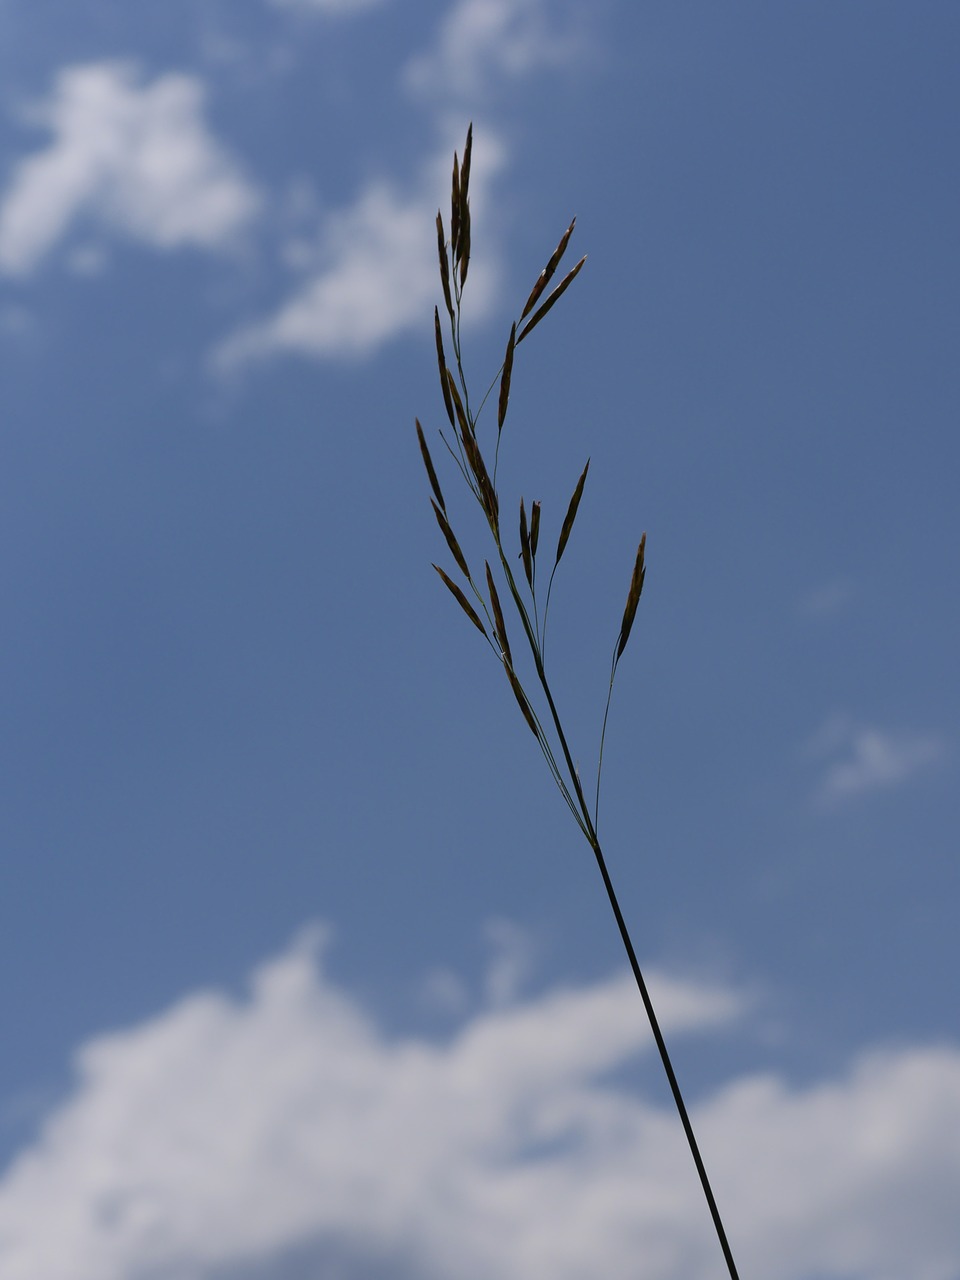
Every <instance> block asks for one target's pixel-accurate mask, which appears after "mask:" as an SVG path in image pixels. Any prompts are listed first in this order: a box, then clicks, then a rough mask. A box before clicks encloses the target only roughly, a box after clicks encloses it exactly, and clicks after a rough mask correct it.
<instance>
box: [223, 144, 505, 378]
mask: <svg viewBox="0 0 960 1280" xmlns="http://www.w3.org/2000/svg"><path fill="white" fill-rule="evenodd" d="M454 145H457V146H459V147H462V145H463V140H462V139H461V140H460V141H459V142H458V143H457V144H451V145H450V147H449V149H448V148H447V146H446V145H444V147H443V149H442V151H440V150H438V153H437V155H436V156H435V157H433V158H432V159H431V161H430V162H429V163H428V164H427V165H425V166H424V167H423V170H422V172H421V175H420V180H419V182H417V183H416V184H415V185H414V186H413V187H412V188H411V189H410V190H408V191H404V190H401V189H400V188H398V187H397V186H395V185H392V184H390V183H387V182H383V181H378V182H374V183H372V184H371V185H370V186H369V187H368V188H367V189H366V191H364V192H363V194H362V195H361V196H360V197H359V198H358V200H357V201H356V202H355V203H354V204H353V205H352V206H351V207H349V208H347V209H345V210H342V211H339V212H337V213H334V214H332V215H330V216H328V217H327V218H326V219H324V220H323V222H322V225H321V228H320V231H319V235H318V241H317V246H316V250H315V253H314V259H315V265H313V266H312V267H311V268H310V269H309V270H308V271H307V273H306V276H307V278H306V279H305V281H304V282H303V283H302V284H301V285H300V286H299V287H298V289H297V290H296V291H295V293H294V294H293V296H292V297H291V298H290V299H288V300H287V301H286V302H283V303H282V304H281V305H280V307H279V308H278V309H277V310H276V311H275V312H274V313H273V314H272V315H270V316H268V317H267V318H266V319H263V320H258V321H255V322H253V323H252V324H249V325H247V326H244V327H242V328H240V329H239V330H238V331H237V332H236V333H234V334H232V335H230V336H229V337H227V338H226V340H225V341H224V342H222V343H221V344H220V346H219V347H218V348H217V350H216V351H215V352H214V355H213V365H214V367H215V368H216V369H218V370H219V371H220V372H229V371H231V370H233V369H235V368H237V367H238V366H240V365H243V364H246V363H249V362H252V361H256V360H262V359H265V358H269V357H271V356H275V355H278V354H280V353H283V352H287V353H293V354H299V355H304V356H348V357H357V356H362V355H366V354H368V353H370V352H371V351H374V350H376V349H377V348H379V347H380V346H381V345H382V344H383V343H384V342H386V341H388V340H389V339H391V338H394V337H396V336H398V335H399V334H401V333H405V332H409V331H422V330H423V326H424V324H425V323H429V316H430V313H431V310H432V308H433V306H434V303H435V302H436V301H437V299H438V298H439V276H438V270H437V236H436V230H435V219H436V215H437V202H438V193H439V192H443V191H444V190H445V189H446V187H447V186H448V184H449V181H450V176H449V168H450V161H451V157H452V154H453V150H454ZM501 156H502V148H501V147H500V144H499V142H498V140H497V138H496V137H495V136H494V134H493V132H492V131H491V130H489V129H487V130H485V132H484V136H483V137H482V138H480V139H478V141H477V143H476V145H475V148H474V161H473V165H472V168H471V175H472V176H471V181H470V192H471V196H470V203H471V209H472V211H473V215H474V217H481V218H482V217H483V213H484V210H485V208H486V204H487V195H488V191H489V187H490V184H491V181H492V179H493V176H494V175H495V173H496V171H497V169H498V168H499V166H500V163H501ZM478 239H479V237H478ZM488 243H489V242H488ZM296 252H297V259H298V260H299V261H301V262H303V261H304V258H305V253H304V244H303V240H302V237H301V238H300V239H299V240H298V242H297V244H296ZM496 274H497V262H496V255H495V253H492V252H491V251H490V249H489V247H485V246H484V245H483V244H482V243H481V244H479V245H478V246H477V252H476V254H475V255H474V256H473V257H472V258H471V267H470V274H469V276H468V278H467V287H468V288H469V290H470V314H471V317H472V318H473V319H479V318H481V317H482V316H483V315H484V314H485V313H486V312H487V311H488V310H489V308H490V305H491V303H492V299H493V293H494V288H495V281H496Z"/></svg>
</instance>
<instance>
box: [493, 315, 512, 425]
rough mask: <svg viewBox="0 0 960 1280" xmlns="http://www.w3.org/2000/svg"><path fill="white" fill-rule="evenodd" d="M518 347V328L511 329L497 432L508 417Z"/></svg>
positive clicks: (504, 358)
mask: <svg viewBox="0 0 960 1280" xmlns="http://www.w3.org/2000/svg"><path fill="white" fill-rule="evenodd" d="M516 345H517V326H516V325H513V326H512V327H511V329H510V337H509V339H508V340H507V354H506V355H505V356H504V357H503V375H502V377H501V378H500V404H499V406H498V408H497V430H498V431H502V430H503V420H504V418H505V417H506V416H507V401H508V400H509V399H510V378H511V376H512V374H513V349H514V347H515V346H516Z"/></svg>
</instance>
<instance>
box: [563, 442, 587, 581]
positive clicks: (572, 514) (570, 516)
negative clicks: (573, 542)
mask: <svg viewBox="0 0 960 1280" xmlns="http://www.w3.org/2000/svg"><path fill="white" fill-rule="evenodd" d="M589 470H590V459H589V458H588V459H587V465H586V466H585V467H584V468H583V471H582V472H581V474H580V479H579V480H578V481H577V487H576V488H575V489H574V491H573V497H572V498H571V499H570V505H569V507H567V514H566V516H565V517H564V520H563V525H562V527H561V529H560V541H559V542H558V543H557V559H556V561H555V563H556V564H559V563H560V557H561V556H562V555H563V553H564V550H565V549H566V546H567V542H568V540H569V538H570V532H571V530H572V529H573V522H574V520H576V518H577V511H578V509H579V507H580V499H581V498H582V497H583V486H584V485H585V484H586V482H587V472H588V471H589Z"/></svg>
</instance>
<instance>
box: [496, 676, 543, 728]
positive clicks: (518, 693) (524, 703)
mask: <svg viewBox="0 0 960 1280" xmlns="http://www.w3.org/2000/svg"><path fill="white" fill-rule="evenodd" d="M503 669H504V671H505V672H506V673H507V679H508V680H509V681H510V688H511V689H512V690H513V696H514V697H515V698H516V700H517V704H518V706H519V707H520V710H521V711H522V712H523V718H524V720H526V722H527V724H528V725H529V726H530V729H531V731H532V732H533V735H534V737H535V738H537V740H538V741H539V739H540V730H539V729H538V728H537V722H536V720H534V718H533V710H532V708H531V706H530V703H529V702H528V700H527V695H526V694H525V693H524V692H523V686H522V685H521V684H520V681H519V680H518V679H517V677H516V676H515V675H514V672H513V667H511V666H509V665H508V664H507V663H506V662H505V663H504V664H503Z"/></svg>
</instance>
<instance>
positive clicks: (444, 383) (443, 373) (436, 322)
mask: <svg viewBox="0 0 960 1280" xmlns="http://www.w3.org/2000/svg"><path fill="white" fill-rule="evenodd" d="M433 327H434V332H435V334H436V339H437V365H438V367H439V369H440V390H441V391H442V392H443V407H444V408H445V409H446V411H447V417H448V418H449V419H450V425H451V427H455V426H456V425H457V424H456V422H455V421H454V418H453V401H452V400H451V399H450V386H449V381H448V380H449V377H450V372H449V370H448V369H447V358H446V356H445V355H444V354H443V334H442V332H441V331H440V309H439V307H434V308H433Z"/></svg>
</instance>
